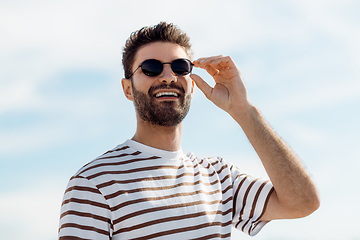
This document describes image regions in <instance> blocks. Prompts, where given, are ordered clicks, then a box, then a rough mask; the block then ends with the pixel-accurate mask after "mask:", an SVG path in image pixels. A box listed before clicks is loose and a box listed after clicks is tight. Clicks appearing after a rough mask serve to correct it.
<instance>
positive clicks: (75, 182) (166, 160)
mask: <svg viewBox="0 0 360 240" xmlns="http://www.w3.org/2000/svg"><path fill="white" fill-rule="evenodd" d="M272 190H273V187H272V184H271V183H270V182H269V181H266V180H262V179H259V178H253V177H251V176H249V175H246V174H244V173H242V172H240V171H239V169H238V168H236V167H235V166H233V165H231V164H229V163H227V162H226V161H225V160H223V159H222V158H203V159H200V158H197V157H196V156H194V155H193V154H187V155H186V154H184V153H183V152H182V151H181V150H180V151H176V152H169V151H164V150H160V149H155V148H152V147H149V146H146V145H143V144H140V143H138V142H135V141H133V140H127V141H126V142H125V143H123V144H121V145H118V146H117V147H116V148H114V149H113V150H111V151H108V152H106V153H105V154H103V155H102V156H100V157H98V158H97V159H95V160H93V161H92V162H90V163H89V164H87V165H85V166H84V167H83V168H81V169H80V170H79V171H78V172H77V173H76V174H75V175H74V176H73V177H72V178H71V179H70V181H69V184H68V187H67V189H66V191H65V194H64V199H63V202H62V207H61V216H60V228H59V239H61V240H64V239H77V240H82V239H97V240H100V239H113V240H118V239H138V240H140V239H144V240H145V239H146V240H147V239H173V240H174V239H181V240H184V239H230V235H231V226H234V227H235V228H237V229H239V230H242V231H243V232H245V233H247V234H249V235H252V236H253V235H255V234H257V233H258V232H259V231H260V230H261V228H262V227H263V226H264V225H265V224H266V222H261V221H259V219H260V218H261V216H262V214H263V213H264V211H265V208H266V204H267V201H268V199H269V196H270V195H271V192H272Z"/></svg>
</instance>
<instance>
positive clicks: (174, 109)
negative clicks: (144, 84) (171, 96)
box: [131, 82, 191, 127]
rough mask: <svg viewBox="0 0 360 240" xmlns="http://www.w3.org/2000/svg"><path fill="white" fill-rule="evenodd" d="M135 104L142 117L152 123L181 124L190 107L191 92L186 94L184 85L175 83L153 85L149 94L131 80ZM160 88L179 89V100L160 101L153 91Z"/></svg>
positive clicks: (167, 125)
mask: <svg viewBox="0 0 360 240" xmlns="http://www.w3.org/2000/svg"><path fill="white" fill-rule="evenodd" d="M131 85H132V89H133V95H134V106H135V109H136V112H137V113H138V115H139V116H140V118H141V119H142V120H143V121H145V122H147V123H150V124H153V125H158V126H166V127H175V126H177V125H179V124H180V123H181V122H182V121H183V119H184V118H185V116H186V115H187V113H188V112H189V109H190V102H191V94H185V91H184V89H183V88H182V87H180V86H177V85H175V84H170V85H166V84H163V85H160V86H157V87H151V88H150V89H149V91H148V93H147V94H145V93H142V92H140V91H138V90H137V89H136V88H135V87H134V84H133V83H132V82H131ZM158 89H178V90H180V91H181V94H180V96H179V99H178V100H179V101H162V102H158V101H157V100H156V97H155V96H154V94H153V92H154V91H155V90H158Z"/></svg>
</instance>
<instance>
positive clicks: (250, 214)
mask: <svg viewBox="0 0 360 240" xmlns="http://www.w3.org/2000/svg"><path fill="white" fill-rule="evenodd" d="M231 175H232V181H233V226H234V227H235V228H237V229H239V230H241V231H243V232H244V233H246V234H248V235H250V236H255V235H256V234H257V233H258V232H259V231H260V230H261V229H262V228H263V227H264V226H265V225H266V224H267V223H268V222H265V221H260V218H261V217H262V215H263V214H264V212H265V210H266V206H267V203H268V200H269V198H270V195H271V193H272V191H273V190H274V188H273V185H272V183H271V182H270V181H269V180H266V179H262V178H254V177H252V176H250V175H247V174H244V173H241V172H240V170H239V169H238V168H236V167H235V166H232V167H231Z"/></svg>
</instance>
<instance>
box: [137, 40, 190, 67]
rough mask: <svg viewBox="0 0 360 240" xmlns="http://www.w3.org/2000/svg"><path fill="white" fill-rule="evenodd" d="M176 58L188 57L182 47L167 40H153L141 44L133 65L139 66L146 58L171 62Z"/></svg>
mask: <svg viewBox="0 0 360 240" xmlns="http://www.w3.org/2000/svg"><path fill="white" fill-rule="evenodd" d="M178 58H189V56H188V55H187V54H186V51H185V50H184V48H183V47H181V46H179V45H177V44H174V43H168V42H154V43H149V44H146V45H144V46H142V47H141V48H140V49H139V50H138V51H137V53H136V55H135V61H134V64H133V67H134V66H139V65H140V64H141V63H142V62H143V61H145V60H146V59H157V60H160V61H161V62H171V61H173V60H175V59H178Z"/></svg>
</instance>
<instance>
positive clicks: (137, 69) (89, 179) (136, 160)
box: [59, 22, 319, 240]
mask: <svg viewBox="0 0 360 240" xmlns="http://www.w3.org/2000/svg"><path fill="white" fill-rule="evenodd" d="M191 59H192V53H191V45H190V42H189V38H188V36H187V35H186V34H185V33H183V32H181V30H180V29H179V28H177V27H176V26H174V25H173V24H167V23H164V22H161V23H160V24H158V25H156V26H152V27H144V28H142V29H140V30H139V31H136V32H134V33H132V34H131V36H130V38H129V39H128V40H127V42H126V45H125V48H124V52H123V65H124V70H125V78H124V79H123V80H122V87H123V90H124V94H125V96H126V97H127V99H129V100H130V101H132V102H133V103H134V106H135V110H136V116H137V129H136V132H135V134H134V136H133V137H132V139H129V140H127V141H125V142H124V143H122V144H120V145H118V146H116V147H115V148H114V149H112V150H110V151H108V152H106V153H104V154H103V155H101V156H100V157H98V158H96V159H95V160H93V161H92V162H90V163H89V164H87V165H85V166H84V167H83V168H81V169H80V170H79V171H78V172H77V173H76V174H75V175H74V176H73V177H72V178H71V179H70V181H69V184H68V188H67V190H66V192H65V194H64V200H63V204H62V208H61V217H60V228H59V239H62V240H64V239H182V240H183V239H230V237H231V236H230V235H231V227H232V226H233V227H235V228H237V229H239V230H241V231H243V232H245V233H246V234H249V235H251V236H253V235H255V234H257V233H258V232H259V231H260V230H261V229H262V227H263V226H264V225H265V224H266V223H268V222H269V221H270V220H273V219H285V218H286V219H289V218H299V217H304V216H307V215H309V214H311V213H312V212H313V211H315V210H316V209H317V208H318V207H319V196H318V193H317V190H316V187H315V185H314V184H313V182H312V180H311V178H310V177H309V175H308V173H307V172H306V171H305V169H304V167H303V165H302V164H301V162H300V161H299V159H298V158H297V156H296V155H295V154H294V153H293V152H292V151H291V149H290V148H289V147H288V146H287V145H286V144H285V143H284V142H283V141H282V140H281V138H280V137H279V136H278V135H277V134H276V133H275V132H274V131H273V130H272V129H271V128H270V127H269V125H268V124H267V123H266V121H265V120H264V118H263V117H262V116H261V114H260V112H259V111H258V109H257V108H256V107H255V106H254V105H253V104H252V103H251V102H250V101H249V99H248V96H247V92H246V88H245V85H244V82H243V79H242V76H241V73H240V70H239V69H238V68H237V67H236V65H235V63H234V62H233V61H232V59H231V58H230V57H227V56H225V57H224V56H214V57H205V58H200V59H198V60H196V61H191ZM193 67H199V68H203V69H205V70H206V71H207V72H208V73H209V74H210V75H211V76H212V77H213V78H214V80H215V86H214V87H210V86H209V85H208V84H207V83H206V82H204V81H203V79H202V78H201V77H200V76H198V75H195V74H191V71H192V68H193ZM194 83H196V85H197V87H199V88H200V90H201V91H202V92H203V93H204V94H205V96H206V97H207V98H208V99H209V100H210V101H212V102H213V103H214V104H215V105H216V106H218V107H219V108H221V109H223V110H224V111H226V112H227V113H228V114H230V116H231V117H232V118H233V119H234V121H236V122H237V123H238V124H239V127H241V128H242V129H243V131H244V133H245V134H246V136H247V137H248V139H249V141H250V142H251V144H252V146H253V147H254V149H255V150H256V152H257V154H258V155H259V158H260V160H261V161H262V163H263V166H264V167H265V170H266V171H267V173H268V175H269V177H270V180H271V181H269V180H266V179H261V178H254V177H252V176H250V175H248V174H245V173H243V172H241V170H239V169H238V168H237V167H236V166H234V165H232V164H231V163H229V162H226V160H224V159H222V158H219V157H218V158H211V157H209V158H199V157H197V156H196V155H194V154H193V153H190V154H185V153H184V152H183V151H182V149H181V130H182V121H183V119H184V118H185V116H186V115H187V113H188V111H189V108H190V102H191V99H192V96H193V90H194ZM205 137H206V136H205ZM224 144H226V143H224Z"/></svg>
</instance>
